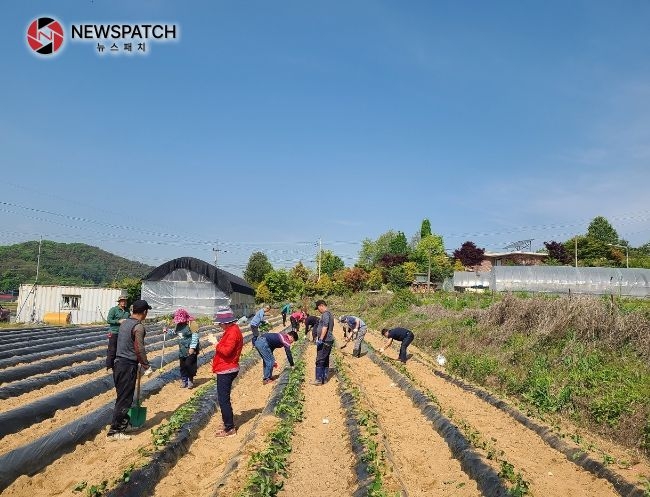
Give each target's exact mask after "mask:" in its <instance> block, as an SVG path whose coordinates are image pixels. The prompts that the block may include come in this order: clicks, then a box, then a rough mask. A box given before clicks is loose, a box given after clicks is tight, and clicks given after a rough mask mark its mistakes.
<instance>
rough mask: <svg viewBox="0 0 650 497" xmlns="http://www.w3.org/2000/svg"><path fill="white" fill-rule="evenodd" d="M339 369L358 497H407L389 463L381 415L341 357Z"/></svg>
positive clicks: (338, 357)
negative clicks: (354, 459)
mask: <svg viewBox="0 0 650 497" xmlns="http://www.w3.org/2000/svg"><path fill="white" fill-rule="evenodd" d="M335 365H336V376H337V378H338V380H339V385H340V390H341V396H342V398H343V403H344V405H346V406H347V413H348V431H349V433H350V441H351V443H352V447H353V450H354V452H355V453H356V454H357V455H358V463H357V465H356V468H355V473H356V475H357V479H358V489H357V490H356V491H355V492H354V495H355V496H357V495H358V496H362V495H367V496H368V497H386V496H389V495H400V494H402V493H404V488H403V486H402V485H401V483H400V482H399V478H398V477H397V476H396V475H395V474H392V472H391V469H390V467H389V464H388V463H387V454H386V447H385V445H384V441H383V438H382V437H381V436H380V430H379V424H378V420H377V414H376V413H375V412H374V411H372V410H371V409H369V408H368V406H367V405H366V403H365V402H364V398H363V395H362V392H361V389H360V388H359V387H358V386H356V385H354V383H353V382H352V380H351V379H350V374H349V370H348V369H349V368H348V367H347V366H346V364H345V363H344V361H343V359H342V357H341V354H339V353H337V354H336V356H335ZM390 466H392V464H391V465H390Z"/></svg>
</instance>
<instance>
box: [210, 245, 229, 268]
mask: <svg viewBox="0 0 650 497" xmlns="http://www.w3.org/2000/svg"><path fill="white" fill-rule="evenodd" d="M214 245H215V246H214V248H213V249H212V252H214V267H217V254H218V253H219V252H228V251H227V250H222V249H220V248H217V247H218V246H219V242H218V241H216V242H214Z"/></svg>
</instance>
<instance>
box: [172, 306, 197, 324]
mask: <svg viewBox="0 0 650 497" xmlns="http://www.w3.org/2000/svg"><path fill="white" fill-rule="evenodd" d="M190 321H194V318H193V317H192V316H190V313H189V312H187V311H186V310H185V309H177V310H176V312H175V313H174V323H176V324H179V323H188V322H190Z"/></svg>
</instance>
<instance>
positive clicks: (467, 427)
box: [370, 337, 642, 497]
mask: <svg viewBox="0 0 650 497" xmlns="http://www.w3.org/2000/svg"><path fill="white" fill-rule="evenodd" d="M378 340H379V339H378V338H376V337H370V341H371V342H374V343H379V341H378ZM418 358H419V359H420V360H419V361H418V360H411V361H410V362H409V363H408V364H407V365H406V366H404V365H402V364H401V363H398V362H397V361H392V360H390V359H386V358H384V362H386V363H390V364H391V366H392V368H393V369H395V370H397V371H399V372H400V373H401V374H402V375H403V376H405V377H408V379H409V381H410V382H412V383H413V384H414V385H416V386H417V388H418V389H420V391H421V392H422V393H423V394H424V395H425V396H426V397H427V398H428V399H429V401H430V402H431V403H432V404H434V405H435V406H436V408H437V409H438V410H439V411H440V412H442V413H444V414H445V415H446V416H447V417H449V418H450V419H451V420H452V421H453V422H454V423H455V425H456V426H458V427H459V429H461V431H462V432H463V433H464V434H465V437H466V438H467V440H469V441H470V442H471V443H472V445H473V446H474V447H475V449H476V450H477V451H479V452H480V453H481V454H482V455H483V457H484V458H485V459H486V460H487V461H488V462H489V463H490V465H491V466H492V467H493V468H494V469H495V470H498V472H499V475H500V477H501V478H502V479H504V480H506V481H507V484H508V486H509V491H510V492H511V494H513V495H528V494H531V495H550V494H553V493H562V492H565V493H570V494H571V495H576V496H579V495H584V496H591V495H599V496H601V495H602V496H615V495H626V496H627V495H630V496H639V497H640V496H641V495H642V493H640V492H639V488H638V487H636V488H635V487H634V485H630V484H629V482H622V481H621V478H620V476H619V477H614V478H612V479H610V478H608V475H607V474H606V473H607V470H606V468H604V467H603V468H601V469H605V470H606V471H605V472H602V471H598V470H596V471H591V473H592V474H590V473H589V472H588V471H585V469H587V468H584V469H583V468H582V467H578V466H577V465H576V464H574V463H575V462H576V460H575V458H572V457H568V454H569V453H565V452H563V451H561V452H558V451H557V450H556V449H557V448H558V447H557V445H555V446H554V444H552V443H550V444H549V440H550V439H552V438H553V435H552V433H551V430H550V429H548V428H545V429H540V430H534V429H532V427H531V425H530V423H531V422H530V420H527V418H526V417H525V416H523V415H522V414H521V413H519V412H518V411H516V410H514V409H512V408H509V407H508V406H507V405H506V404H505V402H503V401H502V400H499V399H496V398H494V397H492V396H490V395H489V394H487V393H486V392H482V391H479V389H475V387H471V388H469V387H467V388H461V386H459V381H457V380H454V381H453V382H452V381H451V379H450V377H448V376H447V375H445V374H439V371H437V370H436V368H435V367H434V366H433V359H432V358H431V357H427V356H426V354H423V353H422V352H419V353H418ZM592 469H593V468H592ZM594 475H596V476H598V477H599V478H594ZM609 476H611V475H609Z"/></svg>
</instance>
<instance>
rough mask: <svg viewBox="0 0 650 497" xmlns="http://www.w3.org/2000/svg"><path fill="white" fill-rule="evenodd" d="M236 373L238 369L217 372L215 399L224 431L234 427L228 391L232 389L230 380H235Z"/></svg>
mask: <svg viewBox="0 0 650 497" xmlns="http://www.w3.org/2000/svg"><path fill="white" fill-rule="evenodd" d="M238 374H239V371H235V372H234V373H222V374H217V401H218V402H219V409H220V410H221V419H222V420H223V428H224V430H226V431H228V430H232V429H233V428H234V427H235V423H234V416H233V413H232V403H231V402H230V392H231V391H232V382H233V381H235V378H237V375H238Z"/></svg>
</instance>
